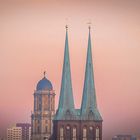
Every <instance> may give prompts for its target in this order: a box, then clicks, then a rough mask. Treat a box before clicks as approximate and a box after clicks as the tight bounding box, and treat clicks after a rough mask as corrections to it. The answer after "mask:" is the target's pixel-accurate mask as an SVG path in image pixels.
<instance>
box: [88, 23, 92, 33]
mask: <svg viewBox="0 0 140 140" xmlns="http://www.w3.org/2000/svg"><path fill="white" fill-rule="evenodd" d="M87 24H88V29H89V31H90V29H91V24H92V23H91V22H88V23H87Z"/></svg>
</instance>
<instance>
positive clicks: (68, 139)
mask: <svg viewBox="0 0 140 140" xmlns="http://www.w3.org/2000/svg"><path fill="white" fill-rule="evenodd" d="M66 138H67V140H71V128H70V126H69V125H67V126H66Z"/></svg>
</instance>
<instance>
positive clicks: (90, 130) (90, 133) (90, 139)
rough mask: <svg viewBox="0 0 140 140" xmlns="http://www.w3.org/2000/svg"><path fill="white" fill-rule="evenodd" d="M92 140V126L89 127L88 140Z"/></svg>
mask: <svg viewBox="0 0 140 140" xmlns="http://www.w3.org/2000/svg"><path fill="white" fill-rule="evenodd" d="M93 139H94V130H93V126H90V127H89V140H93Z"/></svg>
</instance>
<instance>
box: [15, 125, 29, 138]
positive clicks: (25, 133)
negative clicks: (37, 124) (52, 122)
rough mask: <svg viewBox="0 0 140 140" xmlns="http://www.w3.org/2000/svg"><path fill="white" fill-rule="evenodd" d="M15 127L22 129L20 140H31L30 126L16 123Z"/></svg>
mask: <svg viewBox="0 0 140 140" xmlns="http://www.w3.org/2000/svg"><path fill="white" fill-rule="evenodd" d="M16 127H21V129H22V140H31V124H29V123H17V124H16Z"/></svg>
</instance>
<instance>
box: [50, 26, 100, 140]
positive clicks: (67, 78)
mask: <svg viewBox="0 0 140 140" xmlns="http://www.w3.org/2000/svg"><path fill="white" fill-rule="evenodd" d="M102 121H103V120H102V117H101V115H100V113H99V110H98V107H97V101H96V93H95V82H94V73H93V62H92V47H91V33H90V27H89V37H88V48H87V58H86V68H85V79H84V87H83V97H82V103H81V108H80V109H75V106H74V99H73V91H72V81H71V70H70V57H69V45H68V27H66V40H65V51H64V62H63V71H62V82H61V91H60V98H59V105H58V109H57V111H56V115H55V117H54V120H53V136H52V139H53V140H102Z"/></svg>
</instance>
